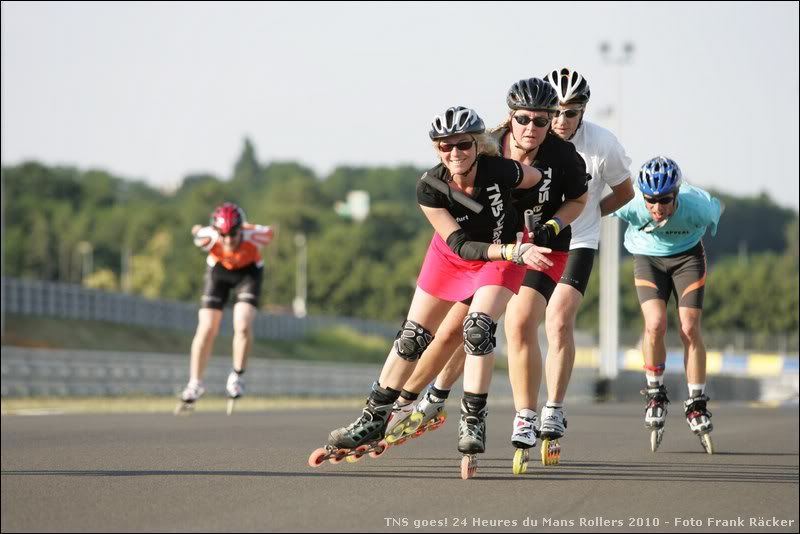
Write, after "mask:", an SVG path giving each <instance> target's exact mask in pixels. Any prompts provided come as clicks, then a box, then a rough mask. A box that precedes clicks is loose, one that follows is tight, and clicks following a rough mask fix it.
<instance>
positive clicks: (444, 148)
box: [439, 141, 475, 153]
mask: <svg viewBox="0 0 800 534" xmlns="http://www.w3.org/2000/svg"><path fill="white" fill-rule="evenodd" d="M474 142H475V141H461V142H460V143H455V144H450V143H439V150H440V151H441V152H445V153H447V152H452V150H453V149H454V148H457V149H459V150H460V151H461V152H465V151H467V150H469V149H470V148H472V144H473V143H474Z"/></svg>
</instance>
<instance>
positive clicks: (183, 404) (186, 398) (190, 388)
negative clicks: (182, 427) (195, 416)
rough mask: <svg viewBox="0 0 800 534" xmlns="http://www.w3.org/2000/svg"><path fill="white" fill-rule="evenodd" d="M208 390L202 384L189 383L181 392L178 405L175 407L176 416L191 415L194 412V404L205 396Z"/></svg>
mask: <svg viewBox="0 0 800 534" xmlns="http://www.w3.org/2000/svg"><path fill="white" fill-rule="evenodd" d="M205 392H206V388H204V387H203V383H202V382H195V381H191V380H190V381H189V383H188V384H187V385H186V387H185V388H184V389H183V391H182V392H181V396H180V400H179V401H178V405H177V406H175V411H174V413H175V415H182V414H188V413H191V412H192V411H193V410H194V403H195V402H197V400H198V399H199V398H200V397H202V396H203V393H205Z"/></svg>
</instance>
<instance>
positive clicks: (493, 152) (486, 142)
mask: <svg viewBox="0 0 800 534" xmlns="http://www.w3.org/2000/svg"><path fill="white" fill-rule="evenodd" d="M470 135H472V138H473V139H475V144H476V148H477V150H478V153H477V155H478V156H480V155H481V154H485V155H487V156H499V155H500V145H498V144H497V140H496V139H495V138H494V137H492V136H491V135H489V134H488V133H486V132H484V133H479V134H478V133H475V134H470ZM440 142H441V139H436V140H435V141H433V149H434V150H435V151H436V155H437V156H439V160H441V159H442V156H441V154H439V143H440Z"/></svg>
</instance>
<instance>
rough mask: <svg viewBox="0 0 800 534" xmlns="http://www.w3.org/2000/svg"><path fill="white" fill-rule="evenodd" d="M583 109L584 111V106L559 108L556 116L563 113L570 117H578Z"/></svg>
mask: <svg viewBox="0 0 800 534" xmlns="http://www.w3.org/2000/svg"><path fill="white" fill-rule="evenodd" d="M581 111H583V108H578V109H559V110H558V111H556V112H555V118H558V117H560V116H561V115H564V116H565V117H566V118H568V119H574V118H575V117H577V116H578V115H580V114H581Z"/></svg>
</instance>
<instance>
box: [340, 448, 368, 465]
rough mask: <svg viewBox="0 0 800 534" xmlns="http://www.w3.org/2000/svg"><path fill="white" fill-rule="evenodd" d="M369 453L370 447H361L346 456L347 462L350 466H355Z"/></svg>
mask: <svg viewBox="0 0 800 534" xmlns="http://www.w3.org/2000/svg"><path fill="white" fill-rule="evenodd" d="M367 451H369V447H368V446H367V445H359V446H358V447H356V448H355V450H354V451H351V453H349V454H348V455H347V456H345V461H347V463H349V464H354V463H356V462H357V461H359V460H360V459H361V457H362V456H364V455H365V454H367Z"/></svg>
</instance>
